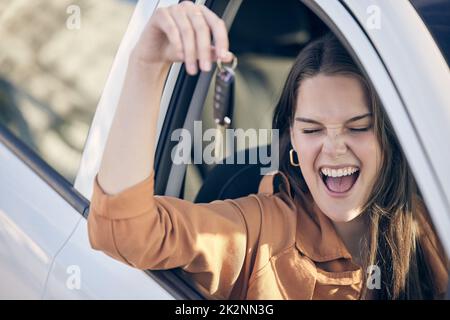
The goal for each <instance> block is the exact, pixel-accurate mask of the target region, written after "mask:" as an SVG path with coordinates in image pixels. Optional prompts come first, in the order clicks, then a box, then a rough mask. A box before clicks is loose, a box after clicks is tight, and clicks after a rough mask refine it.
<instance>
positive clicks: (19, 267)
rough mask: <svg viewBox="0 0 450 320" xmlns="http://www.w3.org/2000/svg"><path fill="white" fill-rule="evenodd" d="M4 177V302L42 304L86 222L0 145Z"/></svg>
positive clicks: (0, 259) (0, 188)
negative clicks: (58, 262) (52, 273)
mask: <svg viewBox="0 0 450 320" xmlns="http://www.w3.org/2000/svg"><path fill="white" fill-rule="evenodd" d="M0 177H1V183H0V279H1V280H0V299H39V298H41V296H42V294H43V291H44V286H45V282H46V279H47V275H48V272H49V270H50V266H51V263H52V261H53V259H54V257H55V256H56V254H57V252H58V250H59V249H60V248H61V247H62V246H63V244H64V242H65V241H66V240H67V238H68V237H69V235H70V233H71V232H72V230H73V229H74V227H75V225H76V224H77V222H78V221H79V220H80V219H82V217H81V215H80V214H79V213H78V212H77V211H76V210H75V209H74V208H73V207H72V206H71V205H69V204H68V203H67V202H66V201H65V200H64V199H62V198H61V196H60V195H59V194H58V193H56V192H55V191H54V190H53V189H52V188H51V187H50V186H49V185H48V184H47V183H46V182H45V181H43V180H42V179H41V178H40V177H39V176H38V175H36V173H35V172H34V171H33V170H32V169H30V168H29V167H28V166H27V165H26V164H25V163H23V162H22V161H21V160H20V159H19V158H17V156H16V155H15V154H13V153H12V152H11V151H10V150H9V149H8V148H7V147H6V146H5V145H3V144H1V143H0Z"/></svg>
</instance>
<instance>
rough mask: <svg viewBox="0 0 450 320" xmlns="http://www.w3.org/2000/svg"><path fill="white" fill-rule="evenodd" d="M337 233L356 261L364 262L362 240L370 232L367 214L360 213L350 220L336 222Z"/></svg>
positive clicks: (358, 262) (334, 223)
mask: <svg viewBox="0 0 450 320" xmlns="http://www.w3.org/2000/svg"><path fill="white" fill-rule="evenodd" d="M333 225H334V228H335V229H336V233H337V234H338V235H339V236H340V237H341V239H342V241H343V242H344V244H345V246H346V247H347V250H348V251H349V252H350V254H351V255H352V258H353V260H354V262H355V263H357V264H358V265H361V263H362V254H361V253H362V249H363V248H362V240H363V239H364V238H365V237H366V235H367V232H368V229H369V228H368V227H369V224H368V221H367V215H365V214H360V215H359V216H358V217H356V218H355V219H353V220H351V221H349V222H334V221H333Z"/></svg>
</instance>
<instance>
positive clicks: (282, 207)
mask: <svg viewBox="0 0 450 320" xmlns="http://www.w3.org/2000/svg"><path fill="white" fill-rule="evenodd" d="M275 178H276V175H267V176H264V177H263V179H262V180H261V183H260V187H259V190H258V193H257V194H252V195H249V196H246V197H243V198H239V199H235V200H231V201H232V202H233V203H234V204H235V205H236V206H237V207H238V208H239V210H240V211H241V213H242V216H243V217H244V220H245V222H246V226H247V228H248V233H249V234H253V235H256V239H255V242H256V243H259V244H258V247H261V246H262V245H263V244H264V245H265V247H266V249H267V250H268V251H269V252H268V256H270V257H271V256H274V255H276V254H277V253H279V252H281V251H282V250H284V249H286V248H287V247H289V246H292V245H293V244H294V243H295V232H296V225H297V223H296V222H297V213H296V207H295V204H294V202H293V201H292V200H291V198H290V197H289V196H287V195H286V194H283V193H282V192H275V191H276V189H275V188H273V183H274V179H275Z"/></svg>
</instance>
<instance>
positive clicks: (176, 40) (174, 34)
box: [155, 8, 184, 61]
mask: <svg viewBox="0 0 450 320" xmlns="http://www.w3.org/2000/svg"><path fill="white" fill-rule="evenodd" d="M155 15H156V17H155V18H156V22H157V24H158V25H159V26H160V28H161V30H162V31H163V32H164V34H165V35H166V37H167V39H168V40H169V42H170V46H169V47H171V49H170V50H171V51H173V52H171V54H172V55H173V58H174V59H177V61H182V60H183V59H184V52H183V43H182V40H181V35H180V32H179V31H178V27H177V25H176V23H175V21H174V20H173V18H172V16H171V15H170V13H169V10H168V9H167V8H158V9H157V12H155Z"/></svg>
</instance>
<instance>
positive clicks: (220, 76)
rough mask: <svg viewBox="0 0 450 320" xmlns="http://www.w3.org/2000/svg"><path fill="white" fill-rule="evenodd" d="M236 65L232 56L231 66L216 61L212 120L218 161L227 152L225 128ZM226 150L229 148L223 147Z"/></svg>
mask: <svg viewBox="0 0 450 320" xmlns="http://www.w3.org/2000/svg"><path fill="white" fill-rule="evenodd" d="M236 66H237V58H236V57H235V56H233V62H232V65H231V66H223V65H222V63H221V61H220V60H218V61H217V67H218V71H217V74H216V79H215V90H214V121H215V123H216V136H215V145H214V157H215V158H216V161H220V160H221V159H223V158H224V157H226V156H227V154H226V153H225V152H224V147H225V145H226V143H227V140H226V136H225V135H226V129H227V128H228V127H229V126H230V124H231V119H232V114H233V107H234V84H235V73H234V70H235V68H236ZM225 149H226V150H225V151H227V150H228V149H229V148H225Z"/></svg>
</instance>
